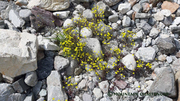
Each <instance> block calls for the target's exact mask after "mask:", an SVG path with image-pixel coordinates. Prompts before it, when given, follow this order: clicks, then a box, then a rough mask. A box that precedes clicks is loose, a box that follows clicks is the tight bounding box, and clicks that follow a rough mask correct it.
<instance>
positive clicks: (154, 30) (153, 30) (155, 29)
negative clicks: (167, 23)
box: [149, 27, 159, 38]
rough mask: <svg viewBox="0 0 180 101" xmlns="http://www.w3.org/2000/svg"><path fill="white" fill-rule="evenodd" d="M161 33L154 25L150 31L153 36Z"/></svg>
mask: <svg viewBox="0 0 180 101" xmlns="http://www.w3.org/2000/svg"><path fill="white" fill-rule="evenodd" d="M158 34H159V31H158V29H157V28H155V27H153V28H152V29H151V31H150V34H149V36H150V37H152V38H156V37H157V36H158Z"/></svg>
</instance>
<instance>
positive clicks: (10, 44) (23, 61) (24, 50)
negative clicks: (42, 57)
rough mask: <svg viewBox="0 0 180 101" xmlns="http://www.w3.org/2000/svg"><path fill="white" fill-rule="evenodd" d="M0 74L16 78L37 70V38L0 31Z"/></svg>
mask: <svg viewBox="0 0 180 101" xmlns="http://www.w3.org/2000/svg"><path fill="white" fill-rule="evenodd" d="M0 35H1V37H0V41H1V43H0V48H1V50H0V64H1V67H0V72H1V73H3V74H4V75H6V76H9V77H16V76H19V75H22V74H25V73H27V72H30V71H34V70H36V69H37V59H36V58H37V57H36V55H37V48H38V47H37V44H38V43H37V38H36V36H35V35H33V34H28V33H19V32H16V31H12V30H5V29H0Z"/></svg>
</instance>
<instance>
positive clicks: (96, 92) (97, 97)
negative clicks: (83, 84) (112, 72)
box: [93, 88, 102, 100]
mask: <svg viewBox="0 0 180 101" xmlns="http://www.w3.org/2000/svg"><path fill="white" fill-rule="evenodd" d="M93 94H94V95H95V97H96V100H98V99H100V98H101V97H102V92H101V89H99V88H94V90H93Z"/></svg>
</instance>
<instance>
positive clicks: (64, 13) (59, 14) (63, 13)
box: [53, 11, 70, 19]
mask: <svg viewBox="0 0 180 101" xmlns="http://www.w3.org/2000/svg"><path fill="white" fill-rule="evenodd" d="M69 13H70V11H59V12H54V13H53V15H54V16H56V17H59V18H60V19H64V18H67V17H68V15H69Z"/></svg>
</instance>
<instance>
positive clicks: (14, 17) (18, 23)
mask: <svg viewBox="0 0 180 101" xmlns="http://www.w3.org/2000/svg"><path fill="white" fill-rule="evenodd" d="M9 20H10V21H11V23H12V24H13V25H14V26H15V27H22V26H23V25H24V24H25V21H24V20H23V19H22V18H20V16H19V14H18V12H17V11H16V10H13V9H11V10H10V11H9Z"/></svg>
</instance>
